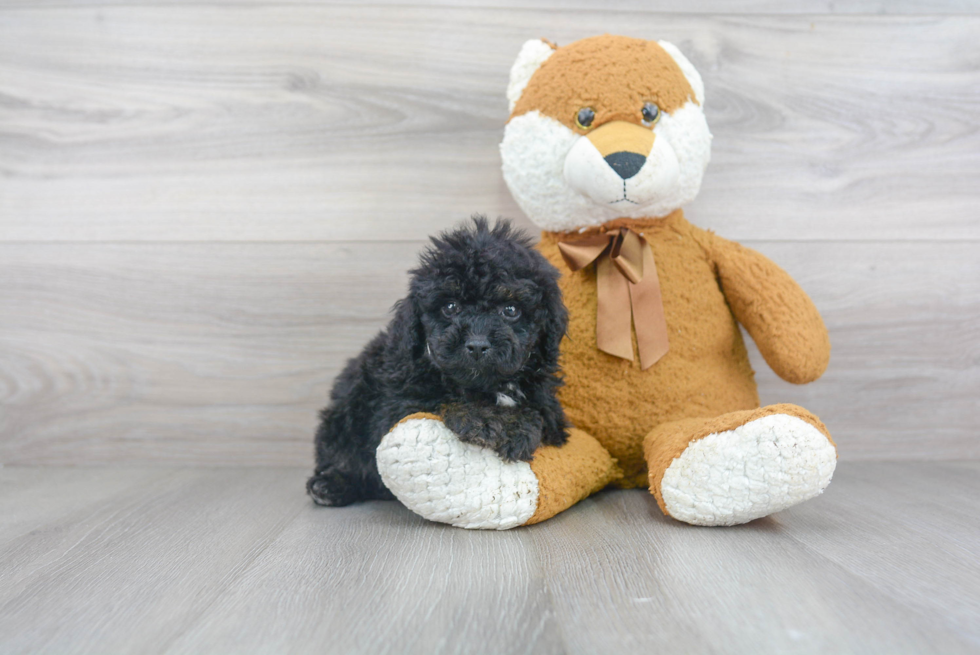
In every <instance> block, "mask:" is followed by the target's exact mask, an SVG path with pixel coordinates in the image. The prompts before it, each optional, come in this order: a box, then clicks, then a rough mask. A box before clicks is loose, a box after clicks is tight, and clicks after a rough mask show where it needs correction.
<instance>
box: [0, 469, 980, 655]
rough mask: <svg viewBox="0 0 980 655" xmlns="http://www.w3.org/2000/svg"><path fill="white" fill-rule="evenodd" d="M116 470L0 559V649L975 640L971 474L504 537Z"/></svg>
mask: <svg viewBox="0 0 980 655" xmlns="http://www.w3.org/2000/svg"><path fill="white" fill-rule="evenodd" d="M120 470H122V471H126V469H118V468H117V469H86V470H84V471H83V472H82V474H84V475H88V476H89V477H90V478H91V481H90V485H89V486H90V491H89V492H87V493H91V494H93V498H92V499H91V502H90V503H89V504H88V505H83V504H81V503H79V507H81V508H82V509H79V510H76V511H74V512H73V513H72V514H71V515H62V516H50V515H49V516H47V517H46V518H45V519H44V520H39V521H38V527H37V528H36V529H34V530H32V531H31V532H29V533H25V534H22V535H18V537H17V538H16V539H13V540H12V541H5V542H3V543H0V554H2V557H0V582H2V583H3V584H0V628H2V629H0V651H2V652H32V653H47V652H57V653H64V652H72V653H90V652H92V653H95V652H100V653H101V652H140V653H201V652H236V653H240V652H248V653H284V652H289V653H307V652H310V653H312V652H316V653H344V652H378V653H500V652H516V653H524V652H526V653H532V652H533V653H594V652H685V653H695V652H696V653H709V652H710V653H721V652H724V653H732V652H752V653H760V654H765V653H786V652H793V653H801V654H802V653H828V652H849V653H850V652H861V653H913V652H914V653H926V652H928V653H932V652H936V653H948V654H956V653H972V652H976V644H977V643H978V641H980V629H978V626H980V584H978V582H980V580H978V572H977V570H976V566H975V562H976V557H977V555H978V552H977V544H978V543H980V513H978V509H977V504H976V502H975V498H976V497H977V494H978V493H980V476H978V475H977V473H980V465H978V464H977V463H961V464H935V463H932V464H928V463H916V464H911V463H901V464H899V463H846V462H845V463H841V465H840V467H839V468H838V471H837V474H836V475H835V479H834V482H833V483H832V484H831V486H830V487H829V489H828V490H827V492H826V493H825V494H824V495H823V496H822V497H820V498H818V499H815V500H813V501H810V502H808V503H805V504H803V505H800V506H798V507H795V508H792V509H790V510H787V511H785V512H781V513H779V514H777V515H775V516H774V517H771V518H767V519H762V520H759V521H755V522H753V523H750V524H748V525H745V526H740V527H736V528H697V527H692V526H687V525H684V524H680V523H677V522H674V521H671V520H669V519H666V518H664V517H663V516H662V515H660V513H659V510H657V508H656V504H655V502H654V501H653V500H652V497H650V496H649V495H648V494H645V493H643V492H641V491H637V490H631V491H609V492H603V493H601V494H599V495H597V496H593V497H592V498H590V499H587V500H586V501H584V502H582V503H580V504H579V505H577V506H576V507H574V508H572V509H570V510H569V511H567V512H565V513H563V514H561V515H559V516H558V517H556V518H554V519H551V520H549V521H546V522H544V523H542V524H540V525H537V526H533V527H531V528H526V529H517V530H514V531H510V532H504V533H497V532H480V531H473V532H470V531H465V530H458V529H454V528H449V527H446V526H443V525H439V524H433V523H428V522H425V521H423V520H421V519H420V518H418V517H417V516H415V515H413V514H411V513H409V512H408V511H407V510H406V509H404V508H403V507H402V506H400V505H398V504H397V503H394V502H375V503H367V504H362V505H356V506H352V507H348V508H343V509H325V508H318V507H315V506H313V504H312V503H310V502H309V501H308V500H307V499H306V498H305V497H304V496H303V495H302V489H301V482H302V477H303V475H304V471H303V470H301V469H278V470H263V469H256V468H253V469H245V470H241V471H228V470H224V471H214V470H202V469H194V470H188V469H184V470H171V471H163V470H158V471H157V477H156V478H154V479H151V480H148V481H147V483H146V484H145V485H143V486H140V487H135V488H132V489H129V490H127V491H124V492H120V490H119V489H116V488H114V487H113V485H112V483H111V482H110V481H109V478H108V476H109V475H111V474H114V473H119V472H120ZM71 473H73V474H75V475H77V474H78V472H77V471H75V472H71ZM64 474H65V471H63V470H60V469H43V470H40V471H31V472H26V473H25V472H23V471H20V470H16V469H15V470H12V469H9V468H8V469H0V504H3V503H5V496H4V495H5V494H7V493H9V492H10V489H11V488H17V486H18V485H19V484H28V483H30V482H31V480H33V481H37V480H41V479H43V478H46V479H47V481H48V485H49V487H50V493H52V494H55V493H58V492H59V491H60V492H62V493H65V494H67V493H70V492H74V491H77V490H78V484H79V479H77V478H70V477H66V476H65V475H64ZM99 480H102V481H104V482H105V483H106V484H107V487H106V488H105V489H104V490H102V491H100V490H99V485H98V484H97V481H99ZM297 483H300V484H297ZM24 489H25V493H24V494H23V495H22V497H21V500H20V502H19V503H16V504H15V503H10V504H8V505H4V506H5V507H10V508H11V509H12V511H13V513H14V514H15V519H14V520H15V521H21V522H23V521H26V520H29V519H30V517H32V516H33V514H34V505H33V503H32V500H31V494H29V493H26V487H25V488H24ZM95 496H100V497H99V498H98V499H96V497H95ZM41 502H42V503H43V501H41Z"/></svg>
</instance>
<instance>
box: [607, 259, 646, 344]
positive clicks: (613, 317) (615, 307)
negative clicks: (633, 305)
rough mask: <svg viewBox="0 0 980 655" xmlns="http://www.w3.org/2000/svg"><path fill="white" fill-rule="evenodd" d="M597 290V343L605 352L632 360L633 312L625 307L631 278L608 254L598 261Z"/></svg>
mask: <svg viewBox="0 0 980 655" xmlns="http://www.w3.org/2000/svg"><path fill="white" fill-rule="evenodd" d="M641 283H642V281H641ZM596 292H597V294H596V295H598V297H599V298H598V302H599V306H598V311H597V315H596V345H597V346H598V347H599V350H601V351H603V352H605V353H609V354H610V355H614V356H616V357H622V358H623V359H628V360H630V361H633V340H632V337H631V334H630V322H631V319H632V312H630V311H623V309H625V308H626V307H629V306H630V282H629V280H627V279H626V278H625V277H624V276H623V275H622V274H621V273H620V272H619V269H617V268H616V265H615V264H613V262H612V260H611V259H610V258H609V257H600V258H599V259H598V260H597V261H596Z"/></svg>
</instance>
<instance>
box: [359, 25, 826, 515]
mask: <svg viewBox="0 0 980 655" xmlns="http://www.w3.org/2000/svg"><path fill="white" fill-rule="evenodd" d="M507 96H508V99H509V100H510V105H511V116H510V120H509V121H508V124H507V128H506V130H505V133H504V139H503V142H502V144H501V155H502V159H503V172H504V179H505V180H506V182H507V184H508V186H509V187H510V190H511V193H513V195H514V198H515V199H516V200H517V202H518V204H520V205H521V208H522V209H523V210H524V211H525V213H526V214H527V215H528V217H529V218H530V219H531V220H532V221H533V222H534V223H535V224H536V225H537V226H539V227H540V228H541V229H542V230H543V231H544V232H543V234H542V237H541V242H540V244H539V246H538V247H539V249H540V251H541V252H542V253H543V254H544V255H545V257H547V258H548V259H549V261H551V263H552V264H554V265H555V266H556V267H558V269H559V270H560V271H562V273H563V275H562V278H561V281H560V284H561V288H562V292H563V294H564V298H565V303H566V305H567V306H568V310H569V315H570V322H569V330H568V336H567V337H566V339H565V340H564V342H563V346H562V365H563V368H564V375H565V387H564V388H563V390H562V392H561V400H562V403H563V405H564V407H565V411H566V413H567V415H568V417H569V419H570V420H571V422H572V423H573V424H574V425H575V429H573V430H572V431H571V438H570V440H569V443H568V444H567V445H566V446H564V447H562V448H554V447H542V448H540V449H539V450H538V451H537V452H536V453H535V457H534V460H533V461H532V462H530V463H525V462H503V461H501V460H500V459H499V458H497V457H496V455H495V454H494V453H492V452H489V451H487V450H485V449H481V448H478V447H476V446H472V445H468V444H463V443H461V442H459V440H458V439H456V438H455V435H453V434H452V432H450V431H449V430H448V429H447V428H446V427H445V425H444V424H443V423H442V422H441V421H440V420H439V418H438V417H437V416H432V415H417V416H411V417H406V419H405V420H403V421H402V422H401V423H399V424H398V425H397V426H395V428H393V429H392V431H391V432H390V433H389V434H388V435H387V436H386V437H385V439H384V440H383V441H382V443H381V446H380V447H379V448H378V467H379V470H380V472H381V475H382V478H383V479H384V481H385V483H386V484H387V485H388V487H389V489H391V490H392V492H393V493H394V494H395V495H396V496H397V497H398V498H399V499H400V500H401V501H402V502H403V503H404V504H405V505H406V506H407V507H408V508H409V509H411V510H413V511H415V512H416V513H418V514H420V515H422V516H424V517H426V518H429V519H432V520H436V521H443V522H447V523H451V524H453V525H457V526H460V527H467V528H490V529H506V528H510V527H515V526H518V525H528V524H531V523H536V522H538V521H542V520H544V519H547V518H549V517H551V516H553V515H555V514H557V513H558V512H560V511H562V510H564V509H566V508H568V507H570V506H571V505H573V504H574V503H576V502H578V501H579V500H581V499H582V498H585V497H586V496H588V495H589V494H591V493H594V492H595V491H597V490H599V489H602V488H603V487H605V486H607V485H609V484H615V485H617V486H621V487H649V489H650V491H651V493H653V495H654V496H655V497H656V499H657V502H658V504H659V505H660V508H661V509H662V510H663V512H664V513H665V514H667V515H668V516H672V517H674V518H675V519H678V520H681V521H685V522H688V523H693V524H697V525H733V524H737V523H744V522H746V521H750V520H752V519H755V518H759V517H762V516H766V515H768V514H771V513H773V512H777V511H780V510H782V509H785V508H787V507H790V506H791V505H794V504H796V503H799V502H802V501H804V500H807V499H809V498H812V497H814V496H816V495H818V494H820V493H821V492H822V491H823V490H824V489H825V488H826V486H827V485H828V484H829V483H830V479H831V476H832V475H833V472H834V468H835V465H836V461H837V450H836V446H835V444H834V442H833V440H832V439H831V436H830V433H829V432H828V431H827V428H826V427H825V426H824V424H823V423H822V422H821V421H820V420H819V419H818V418H817V417H816V416H814V415H813V414H811V413H810V412H808V411H807V410H805V409H803V408H802V407H798V406H796V405H789V404H780V405H771V406H768V407H759V396H758V393H757V390H756V385H755V380H754V373H753V371H752V368H751V366H750V365H749V360H748V355H747V353H746V349H745V344H744V342H743V341H742V335H741V332H740V331H739V327H738V325H739V323H741V324H742V325H743V326H744V327H745V329H746V330H747V331H748V333H749V334H750V335H751V336H752V338H753V339H754V340H755V342H756V344H757V345H758V347H759V350H760V352H761V353H762V355H763V357H764V358H765V360H766V362H767V363H768V364H769V365H770V366H771V367H772V369H773V370H774V371H775V372H776V373H777V374H778V375H779V376H780V377H782V378H783V379H785V380H787V381H789V382H793V383H795V384H803V383H806V382H811V381H813V380H816V379H817V378H818V377H820V375H821V374H822V373H823V372H824V370H825V369H826V367H827V363H828V360H829V358H830V341H829V338H828V336H827V330H826V328H825V327H824V324H823V321H822V319H821V318H820V315H819V313H818V312H817V310H816V308H815V307H814V305H813V303H812V302H811V300H810V298H809V297H808V296H807V295H806V293H804V291H803V290H802V289H800V287H799V286H798V285H797V284H796V283H795V282H794V281H793V280H792V278H790V277H789V275H788V274H787V273H785V272H784V271H783V270H782V269H780V268H779V267H778V266H776V264H774V263H773V262H771V261H770V260H768V259H767V258H766V257H764V256H763V255H761V254H759V253H757V252H755V251H753V250H750V249H748V248H744V247H742V246H740V245H739V244H737V243H734V242H731V241H727V240H725V239H722V238H721V237H718V236H716V235H715V234H713V233H711V232H709V231H706V230H702V229H700V228H698V227H696V226H694V225H691V224H690V223H688V222H687V221H686V220H685V218H684V214H683V212H682V211H681V209H680V207H681V206H682V205H683V204H685V203H687V202H689V201H690V200H692V199H693V198H694V197H695V196H696V195H697V192H698V190H699V189H700V185H701V179H702V176H703V173H704V170H705V167H706V166H707V164H708V160H709V158H710V150H711V133H710V132H709V130H708V126H707V123H706V122H705V118H704V111H703V106H704V86H703V83H702V81H701V78H700V76H699V75H698V73H697V71H696V70H695V69H694V67H693V66H692V65H691V63H690V62H689V61H688V60H687V59H686V58H685V57H684V56H683V55H682V54H681V53H680V51H679V50H678V49H677V48H676V47H675V46H673V45H671V44H669V43H667V42H663V41H661V42H656V41H645V40H641V39H631V38H626V37H619V36H609V35H605V36H598V37H593V38H589V39H583V40H581V41H578V42H576V43H572V44H570V45H567V46H564V47H561V48H558V47H556V46H554V45H553V44H551V43H548V42H547V41H543V40H532V41H529V42H527V43H526V44H524V47H523V48H522V49H521V52H520V55H519V56H518V59H517V62H516V63H515V64H514V66H513V68H512V70H511V79H510V85H509V87H508V90H507Z"/></svg>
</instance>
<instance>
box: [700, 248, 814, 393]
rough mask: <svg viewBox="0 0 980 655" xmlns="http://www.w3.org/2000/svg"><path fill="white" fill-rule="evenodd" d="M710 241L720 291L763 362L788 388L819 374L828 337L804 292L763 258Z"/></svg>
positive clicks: (757, 254)
mask: <svg viewBox="0 0 980 655" xmlns="http://www.w3.org/2000/svg"><path fill="white" fill-rule="evenodd" d="M712 237H713V238H712V240H711V257H712V259H713V260H714V262H715V266H716V268H717V271H718V280H719V282H720V283H721V288H722V291H723V292H724V294H725V297H726V298H727V299H728V304H729V306H731V308H732V312H733V313H734V314H735V318H736V319H738V321H739V323H741V324H742V325H744V326H745V329H746V330H748V332H749V334H750V335H752V339H754V340H755V343H756V345H758V346H759V352H761V353H762V356H763V357H764V358H765V360H766V363H768V364H769V366H770V367H772V370H773V371H775V372H776V374H777V375H778V376H779V377H781V378H783V379H784V380H786V381H787V382H792V383H794V384H805V383H807V382H812V381H814V380H816V379H817V378H819V377H820V376H821V375H823V372H824V371H825V370H826V369H827V364H828V362H829V361H830V337H829V335H828V334H827V328H826V326H825V325H824V322H823V319H822V318H820V313H819V312H818V311H817V308H816V306H814V304H813V301H812V300H810V297H809V296H808V295H807V294H806V292H805V291H803V289H801V288H800V285H798V284H797V283H796V281H795V280H793V278H791V277H790V276H789V274H788V273H787V272H786V271H784V270H783V269H781V268H780V267H779V266H777V265H776V264H775V263H774V262H772V261H771V260H769V259H768V258H766V257H765V256H763V255H761V254H759V253H757V252H756V251H754V250H751V249H750V248H746V247H744V246H742V245H739V244H737V243H735V242H733V241H728V240H726V239H722V238H721V237H718V236H715V235H712Z"/></svg>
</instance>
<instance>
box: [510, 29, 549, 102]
mask: <svg viewBox="0 0 980 655" xmlns="http://www.w3.org/2000/svg"><path fill="white" fill-rule="evenodd" d="M553 52H554V49H553V48H552V47H551V46H550V45H548V44H547V43H545V42H544V41H542V40H541V39H531V40H530V41H525V42H524V45H523V46H521V51H520V53H519V54H518V55H517V61H515V62H514V65H513V66H511V68H510V83H508V84H507V101H508V102H509V103H510V111H514V105H516V104H517V101H518V100H520V98H521V94H522V93H524V89H525V88H527V83H528V82H530V81H531V76H532V75H534V73H535V71H537V70H538V68H539V67H540V66H541V64H543V63H544V61H545V60H546V59H547V58H548V57H550V56H551V54H552V53H553Z"/></svg>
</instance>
